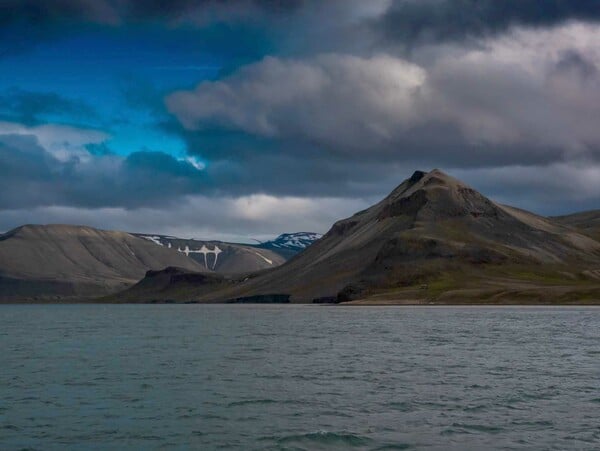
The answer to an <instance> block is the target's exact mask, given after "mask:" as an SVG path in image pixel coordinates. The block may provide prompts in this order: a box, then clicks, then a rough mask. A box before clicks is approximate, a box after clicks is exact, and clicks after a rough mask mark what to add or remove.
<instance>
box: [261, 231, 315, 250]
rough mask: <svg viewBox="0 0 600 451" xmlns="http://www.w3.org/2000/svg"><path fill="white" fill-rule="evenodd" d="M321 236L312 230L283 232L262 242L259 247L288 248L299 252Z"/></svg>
mask: <svg viewBox="0 0 600 451" xmlns="http://www.w3.org/2000/svg"><path fill="white" fill-rule="evenodd" d="M321 237H322V235H321V234H320V233H314V232H297V233H283V234H281V235H279V236H278V237H277V238H275V239H274V240H271V241H266V242H264V243H262V244H261V247H267V248H272V249H289V250H293V251H297V252H300V251H303V250H304V249H306V248H307V247H308V246H310V245H311V244H312V243H314V242H315V241H317V240H318V239H320V238H321Z"/></svg>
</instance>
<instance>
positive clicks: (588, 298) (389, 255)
mask: <svg viewBox="0 0 600 451" xmlns="http://www.w3.org/2000/svg"><path fill="white" fill-rule="evenodd" d="M152 277H156V274H154V275H153V276H152ZM190 278H191V276H190ZM181 279H185V276H184V275H183V274H178V275H177V277H174V278H173V279H168V280H167V282H165V279H164V278H163V279H162V280H163V282H165V283H163V284H162V285H161V286H160V289H159V288H158V287H157V288H156V290H154V291H152V288H151V287H152V281H151V280H149V279H146V280H145V281H143V285H144V287H145V290H146V291H145V294H144V296H140V294H139V292H136V290H137V289H138V287H133V288H132V289H130V290H129V291H127V292H125V293H122V294H120V295H119V296H120V297H119V299H120V300H128V301H144V297H145V296H147V295H148V294H149V293H152V296H153V297H154V298H169V299H174V300H183V301H194V302H225V301H228V300H240V299H244V298H245V297H253V299H254V297H256V296H260V295H264V296H266V295H273V294H281V295H287V296H288V297H289V299H290V300H291V301H292V302H311V301H317V302H321V301H328V300H337V301H353V300H354V301H356V302H399V303H402V302H409V303H415V302H416V303H423V302H440V303H444V302H459V303H461V302H492V303H493V302H597V301H600V280H599V279H600V242H598V241H596V240H594V239H593V238H592V237H590V236H587V235H584V234H582V233H581V232H580V231H578V230H576V229H573V228H571V227H569V226H565V225H563V224H561V223H560V222H559V221H555V220H552V219H549V218H545V217H541V216H538V215H535V214H533V213H529V212H527V211H523V210H520V209H516V208H512V207H508V206H504V205H500V204H497V203H494V202H493V201H491V200H490V199H488V198H486V197H485V196H483V195H482V194H480V193H478V192H477V191H475V190H474V189H473V188H471V187H469V186H467V185H466V184H464V183H462V182H460V181H459V180H456V179H454V178H452V177H450V176H448V175H446V174H445V173H443V172H442V171H439V170H433V171H431V172H428V173H425V172H420V171H417V172H415V173H414V174H413V175H412V177H410V178H409V179H407V180H405V181H404V182H403V183H402V184H401V185H399V186H398V187H397V188H396V189H395V190H394V191H393V192H392V193H391V194H390V195H389V196H387V197H386V198H385V199H383V200H382V201H381V202H379V203H377V204H376V205H374V206H372V207H370V208H368V209H367V210H364V211H361V212H359V213H356V214H355V215H354V216H352V217H350V218H347V219H343V220H341V221H338V222H337V223H335V224H334V225H333V227H332V228H331V229H330V230H329V232H328V233H327V234H326V235H325V236H323V238H322V239H320V240H318V241H317V242H315V243H314V244H313V245H312V246H310V247H309V248H308V249H306V250H305V251H304V252H302V253H300V254H299V255H297V256H296V257H294V258H292V259H291V260H290V261H288V262H287V263H286V264H284V265H282V266H280V267H278V268H275V269H273V270H270V271H264V272H261V273H257V274H254V275H252V276H250V277H244V278H237V279H236V278H231V279H219V280H210V281H202V282H197V283H189V282H186V284H185V286H184V285H182V284H180V283H179V282H178V281H179V280H181ZM188 279H189V278H188ZM169 280H170V282H169Z"/></svg>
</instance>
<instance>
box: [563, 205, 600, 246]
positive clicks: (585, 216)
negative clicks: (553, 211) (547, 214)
mask: <svg viewBox="0 0 600 451" xmlns="http://www.w3.org/2000/svg"><path fill="white" fill-rule="evenodd" d="M552 219H553V220H555V221H556V222H558V223H560V224H563V225H566V226H570V227H573V228H576V229H579V230H581V231H582V232H583V233H585V234H586V235H589V236H591V237H592V238H594V239H596V240H599V241H600V210H591V211H584V212H581V213H575V214H572V215H566V216H556V217H554V218H552Z"/></svg>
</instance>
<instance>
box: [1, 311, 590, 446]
mask: <svg viewBox="0 0 600 451" xmlns="http://www.w3.org/2000/svg"><path fill="white" fill-rule="evenodd" d="M0 346H1V348H0V350H1V354H0V378H1V379H0V449H3V450H4V449H21V448H29V449H43V450H49V449H50V450H51V449H57V450H58V449H61V450H62V449H85V450H88V449H208V450H210V449H219V448H224V449H243V450H247V449H290V450H292V449H294V450H298V449H307V450H314V449H352V448H356V449H424V448H431V449H440V450H442V449H443V450H446V449H457V450H462V449H598V448H599V447H600V310H598V309H593V308H590V309H586V308H579V309H577V308H573V309H550V308H546V309H544V308H497V309H490V308H393V307H389V308H387V307H376V308H356V307H316V306H315V307H312V306H297V307H296V306H231V305H229V306H201V305H121V306H99V305H63V306H60V305H56V306H0Z"/></svg>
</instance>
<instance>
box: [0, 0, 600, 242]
mask: <svg viewBox="0 0 600 451" xmlns="http://www.w3.org/2000/svg"><path fill="white" fill-rule="evenodd" d="M433 168H440V169H442V170H444V171H445V172H447V173H449V174H450V175H453V176H455V177H457V178H460V179H462V180H464V181H465V182H467V183H469V184H470V185H472V186H473V187H474V188H476V189H477V190H479V191H481V192H482V193H484V194H485V195H487V196H488V197H491V198H492V199H494V200H496V201H498V202H502V203H507V204H511V205H515V206H517V207H521V208H525V209H529V210H532V211H534V212H536V213H539V214H543V215H560V214H567V213H571V212H575V211H580V210H587V209H597V208H600V2H598V0H504V1H502V2H499V1H497V0H395V1H394V0H370V1H368V2H365V1H363V0H230V1H227V0H204V1H202V0H200V1H198V0H196V1H191V0H171V1H164V0H137V1H134V0H55V1H52V2H48V1H45V0H0V231H2V230H4V231H6V230H9V229H11V228H13V227H16V226H19V225H21V224H24V223H42V224H43V223H69V224H85V225H91V226H95V227H99V228H104V229H118V230H126V231H131V232H142V233H164V234H171V235H176V236H181V237H186V238H191V237H195V238H205V239H223V240H231V241H251V240H252V239H259V240H263V239H269V238H272V237H274V236H276V235H278V234H280V233H284V232H297V231H314V232H320V233H324V232H326V231H327V230H328V229H329V227H330V226H331V224H332V223H333V222H335V221H336V220H337V219H340V218H343V217H346V216H349V215H351V214H353V213H354V212H356V211H359V210H361V209H364V208H366V207H367V206H369V205H371V204H372V203H374V202H376V201H378V200H379V199H381V198H382V197H384V196H385V195H387V194H388V193H389V192H390V191H391V190H392V189H393V188H394V187H395V186H397V185H398V184H400V183H401V182H402V181H403V180H404V179H405V178H407V177H409V176H410V175H411V174H412V173H413V172H414V171H415V170H430V169H433Z"/></svg>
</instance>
